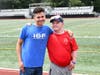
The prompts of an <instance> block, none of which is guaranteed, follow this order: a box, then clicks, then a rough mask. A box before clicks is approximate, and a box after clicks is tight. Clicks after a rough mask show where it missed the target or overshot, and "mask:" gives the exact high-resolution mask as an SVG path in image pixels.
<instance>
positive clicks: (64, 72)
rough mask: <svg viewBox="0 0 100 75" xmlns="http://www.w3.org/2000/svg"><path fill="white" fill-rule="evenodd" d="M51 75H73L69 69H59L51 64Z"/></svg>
mask: <svg viewBox="0 0 100 75" xmlns="http://www.w3.org/2000/svg"><path fill="white" fill-rule="evenodd" d="M49 75H72V71H70V70H68V68H67V67H59V66H57V65H55V64H53V63H51V65H50V72H49Z"/></svg>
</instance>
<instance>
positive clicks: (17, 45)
mask: <svg viewBox="0 0 100 75" xmlns="http://www.w3.org/2000/svg"><path fill="white" fill-rule="evenodd" d="M22 43H23V40H22V39H20V38H19V39H18V41H17V44H16V52H17V56H18V63H19V68H20V70H22V71H23V72H24V65H23V62H22V59H21V50H22V48H21V47H22Z"/></svg>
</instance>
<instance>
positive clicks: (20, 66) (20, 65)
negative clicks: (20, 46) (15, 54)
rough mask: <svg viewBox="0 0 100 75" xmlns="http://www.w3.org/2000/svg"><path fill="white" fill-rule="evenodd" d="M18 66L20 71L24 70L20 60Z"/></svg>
mask: <svg viewBox="0 0 100 75" xmlns="http://www.w3.org/2000/svg"><path fill="white" fill-rule="evenodd" d="M19 68H20V70H21V71H22V72H24V71H25V70H24V64H23V62H22V61H20V62H19Z"/></svg>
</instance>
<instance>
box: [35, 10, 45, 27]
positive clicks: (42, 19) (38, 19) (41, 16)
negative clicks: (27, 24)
mask: <svg viewBox="0 0 100 75" xmlns="http://www.w3.org/2000/svg"><path fill="white" fill-rule="evenodd" d="M45 20H46V17H45V13H44V12H40V13H37V14H35V15H34V21H35V23H36V24H37V25H38V26H42V25H43V24H44V22H45Z"/></svg>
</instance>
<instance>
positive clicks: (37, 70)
mask: <svg viewBox="0 0 100 75" xmlns="http://www.w3.org/2000/svg"><path fill="white" fill-rule="evenodd" d="M42 73H43V68H42V67H37V68H36V71H35V75H42Z"/></svg>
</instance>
